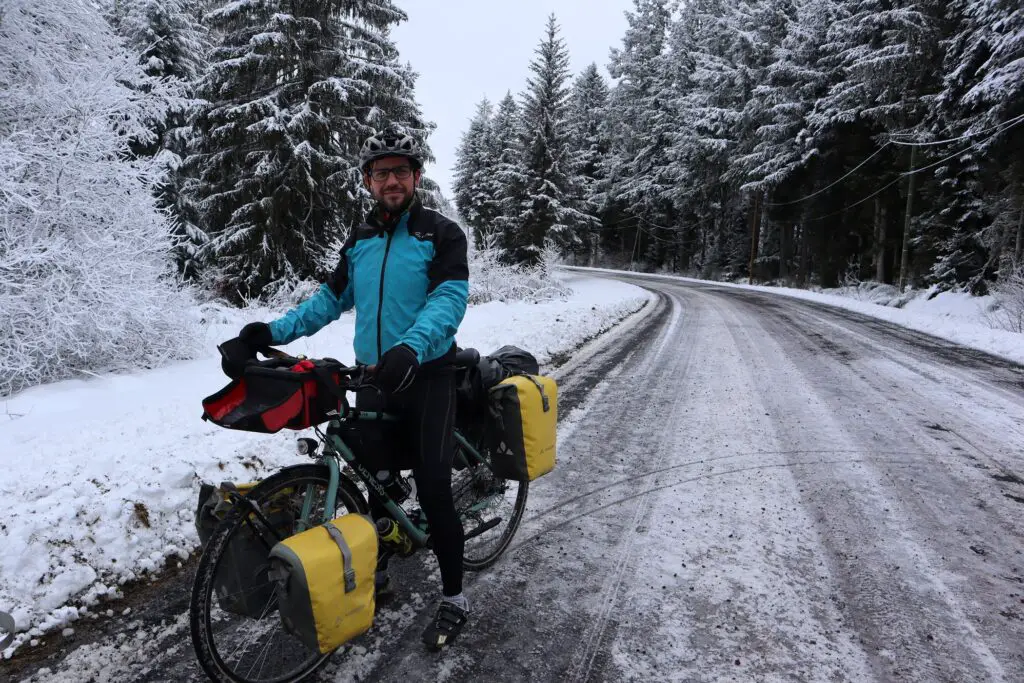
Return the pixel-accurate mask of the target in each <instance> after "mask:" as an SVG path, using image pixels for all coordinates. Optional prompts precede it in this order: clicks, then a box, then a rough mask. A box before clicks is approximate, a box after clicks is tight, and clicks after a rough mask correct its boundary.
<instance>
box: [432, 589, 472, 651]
mask: <svg viewBox="0 0 1024 683" xmlns="http://www.w3.org/2000/svg"><path fill="white" fill-rule="evenodd" d="M468 620H469V612H468V611H467V610H464V609H462V608H461V607H459V606H458V605H455V604H452V603H450V602H448V601H447V600H442V601H441V604H440V605H439V606H438V608H437V614H436V615H435V616H434V619H433V621H431V622H430V624H428V625H427V628H426V629H424V631H423V644H424V645H426V646H427V649H428V650H433V651H435V652H436V651H437V650H440V649H441V648H443V647H445V646H446V645H451V644H452V643H454V642H455V639H456V638H458V637H459V634H460V633H462V627H463V626H465V625H466V622H467V621H468Z"/></svg>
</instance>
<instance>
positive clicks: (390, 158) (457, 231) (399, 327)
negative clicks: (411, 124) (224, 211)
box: [229, 132, 469, 649]
mask: <svg viewBox="0 0 1024 683" xmlns="http://www.w3.org/2000/svg"><path fill="white" fill-rule="evenodd" d="M360 166H361V169H362V172H363V181H364V182H365V184H366V187H367V188H368V189H369V190H370V193H371V194H372V195H373V198H374V199H375V200H376V202H377V204H376V207H375V208H374V210H373V211H372V212H371V214H370V216H369V217H368V218H367V220H366V222H365V223H364V224H363V225H361V226H360V227H358V228H356V229H355V230H353V231H352V234H351V235H349V237H348V239H347V240H346V242H345V244H344V246H343V247H342V250H341V260H340V262H339V263H338V267H337V268H336V269H335V271H334V273H333V275H331V276H330V277H329V278H328V279H327V282H326V283H325V284H323V285H321V287H320V289H319V290H318V291H317V293H316V294H314V295H313V296H312V297H310V298H309V299H307V300H306V301H304V302H303V303H302V304H300V305H299V306H298V307H296V308H295V309H293V310H291V311H289V312H288V313H286V314H285V315H284V316H283V317H281V318H279V319H277V320H274V321H273V322H271V323H270V324H269V325H268V324H265V323H250V324H249V325H246V326H245V327H244V328H243V329H242V331H241V333H240V334H239V337H238V340H235V341H236V343H237V342H239V341H240V342H242V344H241V346H242V348H244V349H245V350H246V353H247V354H248V357H254V356H255V352H256V350H258V349H259V348H261V347H264V346H270V345H272V344H287V343H289V342H291V341H293V340H295V339H298V338H299V337H304V336H309V335H312V334H314V333H315V332H317V331H318V330H320V329H321V328H322V327H324V326H325V325H327V324H328V323H330V322H332V321H334V320H337V319H338V317H339V316H340V315H341V313H342V312H344V311H347V310H349V309H351V308H353V307H354V308H355V310H356V333H355V340H354V346H355V353H356V362H357V363H360V364H365V365H369V366H376V371H375V374H374V376H373V381H374V383H375V384H376V385H377V386H378V387H379V388H380V389H381V390H382V392H383V394H384V396H385V397H386V408H387V410H388V411H389V412H394V413H396V414H397V415H399V416H400V417H401V418H403V420H404V424H405V428H406V429H408V430H410V431H411V436H412V437H413V438H411V439H409V442H410V443H411V444H413V447H414V448H415V449H416V450H417V451H418V452H417V454H416V455H417V464H416V466H415V467H414V469H413V476H414V478H415V481H416V490H417V494H418V496H419V502H420V506H421V507H422V509H423V512H424V513H425V514H426V516H427V519H429V520H430V529H431V537H432V539H433V546H434V554H435V555H436V556H437V561H438V565H439V566H440V570H441V582H442V589H443V590H442V596H441V601H440V604H439V605H438V609H437V614H436V617H435V618H434V619H433V621H432V622H431V623H430V625H429V626H428V627H427V629H426V630H425V631H424V632H423V641H424V643H425V644H426V645H427V646H428V647H431V648H434V649H438V648H440V647H442V646H443V645H446V644H450V643H451V642H452V641H453V640H454V639H455V638H456V637H457V636H458V634H459V632H460V631H461V630H462V627H463V625H464V624H465V623H466V620H467V617H468V615H469V604H468V602H467V600H466V598H465V596H464V595H463V594H462V552H463V542H464V538H463V531H462V524H461V522H460V521H459V518H458V514H457V513H456V510H455V504H454V502H453V500H452V490H451V466H452V458H453V456H454V448H453V438H452V428H453V420H454V412H455V374H454V373H455V369H454V358H455V333H456V331H457V330H458V327H459V324H460V323H461V322H462V318H463V316H464V315H465V313H466V304H467V299H468V296H469V282H468V279H469V269H468V266H467V262H466V236H465V234H464V233H463V232H462V230H461V228H459V226H458V225H457V224H455V223H454V222H452V221H450V220H448V219H447V218H445V217H443V216H441V215H440V214H439V213H437V212H435V211H432V210H430V209H426V208H424V207H422V206H421V205H420V204H419V202H418V201H417V200H416V198H415V190H416V187H417V186H418V184H419V182H420V178H421V173H422V166H423V164H422V154H421V148H420V146H419V144H418V142H417V141H416V140H415V139H413V138H412V137H410V136H408V135H404V134H401V133H391V132H385V133H379V134H377V135H374V136H372V137H370V138H369V139H367V140H366V142H365V143H364V144H363V147H362V150H361V152H360ZM247 359H248V358H239V359H238V361H239V362H240V363H241V365H243V366H244V363H245V361H246V360H247ZM229 362H230V361H229ZM359 398H361V397H357V401H358V400H359ZM371 497H372V496H371ZM374 507H375V508H376V510H380V509H381V506H380V505H375V506H374ZM381 569H382V570H383V571H381V572H380V574H379V576H378V589H379V590H381V589H386V588H387V587H389V584H390V579H389V577H388V576H387V573H386V567H381Z"/></svg>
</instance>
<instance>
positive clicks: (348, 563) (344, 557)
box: [323, 522, 356, 593]
mask: <svg viewBox="0 0 1024 683" xmlns="http://www.w3.org/2000/svg"><path fill="white" fill-rule="evenodd" d="M323 526H324V528H325V529H327V533H328V534H329V535H330V537H331V538H332V539H333V540H334V542H335V543H337V544H338V548H339V549H340V550H341V564H342V567H343V568H344V570H345V592H346V593H351V592H352V591H354V590H355V589H356V570H355V569H353V568H352V549H351V548H349V547H348V542H346V541H345V537H344V536H342V534H341V532H340V531H338V527H336V526H334V525H333V524H331V523H330V522H328V523H327V524H324V525H323Z"/></svg>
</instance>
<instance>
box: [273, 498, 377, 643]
mask: <svg viewBox="0 0 1024 683" xmlns="http://www.w3.org/2000/svg"><path fill="white" fill-rule="evenodd" d="M270 559H271V570H270V577H271V579H273V580H274V584H275V590H276V592H277V600H278V611H279V612H280V614H281V621H282V623H283V624H284V627H285V629H286V630H287V631H288V632H289V633H291V634H292V635H294V636H296V637H297V638H298V639H299V640H301V641H302V642H303V643H305V645H306V646H307V647H308V648H310V649H311V650H318V651H319V652H320V653H321V654H327V653H328V652H331V651H332V650H334V649H336V648H337V647H339V646H340V645H342V644H344V643H346V642H347V641H349V640H351V639H352V638H355V637H356V636H358V635H360V634H362V633H365V632H366V631H367V630H369V628H370V626H372V625H373V613H374V609H375V607H376V605H375V604H374V592H373V577H374V573H375V572H376V570H377V530H376V529H375V528H374V526H373V522H371V521H370V519H369V518H368V517H364V516H363V515H358V514H347V515H344V516H343V517H339V518H337V519H333V520H331V521H330V522H327V523H326V524H323V525H322V526H317V527H313V528H312V529H309V530H307V531H303V532H302V533H301V534H296V535H295V536H292V537H291V538H286V539H285V540H283V541H281V542H280V543H278V544H277V545H275V546H274V547H273V549H271V551H270Z"/></svg>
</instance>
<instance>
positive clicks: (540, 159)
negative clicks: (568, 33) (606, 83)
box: [505, 15, 592, 265]
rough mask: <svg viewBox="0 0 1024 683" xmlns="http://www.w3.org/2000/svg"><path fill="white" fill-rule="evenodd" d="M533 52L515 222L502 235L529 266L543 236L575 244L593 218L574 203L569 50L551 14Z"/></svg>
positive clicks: (567, 247)
mask: <svg viewBox="0 0 1024 683" xmlns="http://www.w3.org/2000/svg"><path fill="white" fill-rule="evenodd" d="M535 54H536V57H535V59H534V60H533V61H532V62H531V63H530V71H531V72H532V74H533V75H532V76H531V77H530V78H529V79H528V81H527V89H526V92H525V94H524V95H523V109H522V115H521V118H520V125H521V131H520V136H521V137H520V146H521V150H522V155H523V156H522V168H523V176H524V177H525V188H524V192H523V193H522V196H521V199H520V202H519V204H520V207H521V210H520V214H519V217H518V218H519V220H518V225H517V226H515V227H514V228H513V230H514V232H512V234H507V235H506V236H505V237H506V240H507V243H506V244H507V247H506V248H508V249H509V253H510V256H511V257H512V258H513V259H514V260H515V261H516V262H518V263H525V264H529V265H533V264H536V263H538V262H540V260H541V256H542V252H543V250H544V245H545V242H546V241H547V240H551V241H552V242H553V243H554V244H555V245H556V246H558V247H559V248H560V249H562V250H563V251H567V250H570V249H572V248H574V247H575V246H576V245H577V244H578V243H579V237H578V231H579V230H580V229H581V228H582V227H583V226H586V225H588V224H589V223H590V222H591V220H592V219H591V218H590V217H589V216H587V215H586V214H585V213H583V212H581V211H579V210H578V209H577V208H575V207H574V206H573V198H574V193H575V191H574V188H573V187H572V181H573V179H572V175H571V160H570V159H569V158H568V137H567V132H566V118H567V115H568V99H569V87H568V84H567V81H568V78H569V53H568V51H567V50H566V47H565V41H563V40H562V38H561V37H560V36H559V27H558V24H557V22H556V19H555V16H554V15H551V16H550V17H549V18H548V25H547V29H546V32H545V36H544V38H543V39H542V40H541V42H540V45H539V46H538V47H537V49H536V51H535Z"/></svg>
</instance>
